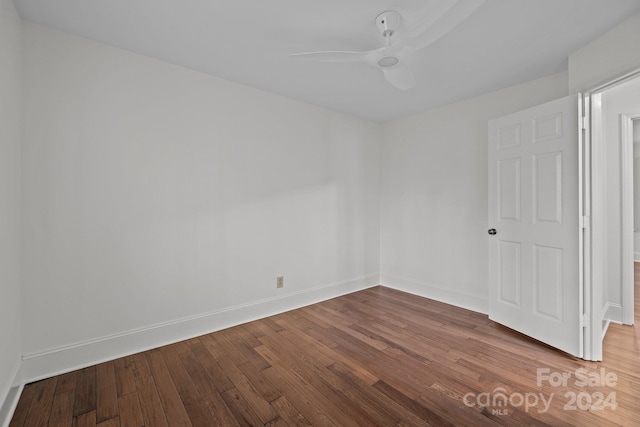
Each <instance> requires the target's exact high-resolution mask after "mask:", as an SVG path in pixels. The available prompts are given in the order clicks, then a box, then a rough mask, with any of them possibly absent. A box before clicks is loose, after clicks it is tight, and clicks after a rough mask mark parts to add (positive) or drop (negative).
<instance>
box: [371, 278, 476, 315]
mask: <svg viewBox="0 0 640 427" xmlns="http://www.w3.org/2000/svg"><path fill="white" fill-rule="evenodd" d="M380 284H381V285H382V286H386V287H388V288H392V289H397V290H399V291H403V292H408V293H410V294H414V295H418V296H421V297H425V298H430V299H433V300H436V301H440V302H444V303H447V304H451V305H455V306H457V307H462V308H465V309H467V310H471V311H475V312H478V313H482V314H487V313H488V311H489V301H488V299H487V298H484V297H480V296H477V295H471V294H467V293H463V292H458V291H453V290H450V289H446V288H444V287H443V286H436V285H433V284H430V283H424V282H420V281H417V280H414V279H407V278H404V277H398V276H394V275H391V274H380Z"/></svg>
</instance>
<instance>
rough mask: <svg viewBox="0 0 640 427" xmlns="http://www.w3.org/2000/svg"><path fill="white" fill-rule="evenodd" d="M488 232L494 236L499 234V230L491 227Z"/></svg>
mask: <svg viewBox="0 0 640 427" xmlns="http://www.w3.org/2000/svg"><path fill="white" fill-rule="evenodd" d="M488 233H489V234H491V235H492V236H493V235H495V234H498V232H497V231H496V229H495V228H490V229H489V231H488Z"/></svg>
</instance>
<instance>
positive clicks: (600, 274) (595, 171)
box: [580, 69, 640, 361]
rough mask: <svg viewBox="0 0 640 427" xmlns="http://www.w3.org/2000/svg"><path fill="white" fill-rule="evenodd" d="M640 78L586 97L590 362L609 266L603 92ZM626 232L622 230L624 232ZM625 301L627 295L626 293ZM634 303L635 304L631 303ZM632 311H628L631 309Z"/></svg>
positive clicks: (596, 354) (598, 348) (598, 350)
mask: <svg viewBox="0 0 640 427" xmlns="http://www.w3.org/2000/svg"><path fill="white" fill-rule="evenodd" d="M639 77H640V69H638V70H635V71H633V72H630V73H627V74H624V75H622V76H619V77H617V78H614V79H612V80H610V81H608V82H606V83H605V84H602V85H600V86H597V87H593V88H591V89H590V90H587V91H585V95H584V97H583V100H584V102H583V115H582V118H581V120H582V121H583V125H582V128H583V129H582V132H583V141H584V147H583V155H582V158H581V161H580V163H582V166H583V168H582V171H583V172H582V176H581V181H582V184H583V188H582V191H581V193H582V194H581V196H582V197H583V205H582V206H583V212H584V213H583V215H584V217H583V233H584V241H583V250H582V270H583V291H584V308H585V311H584V316H585V317H584V332H583V333H584V340H585V341H584V342H585V347H584V349H585V353H584V358H585V359H586V360H593V361H599V360H602V340H603V338H604V332H605V331H606V329H605V328H606V325H604V324H603V307H602V301H603V298H602V292H603V289H604V284H605V277H604V276H605V268H604V266H605V265H606V239H605V237H606V215H605V211H606V198H605V188H604V182H605V164H604V154H605V144H606V141H605V138H604V135H603V134H602V130H603V123H602V120H603V118H602V116H603V110H602V92H604V91H606V90H607V89H611V88H613V87H614V86H618V85H620V84H622V83H625V82H627V81H630V80H632V79H635V78H639ZM621 232H622V230H621ZM623 298H624V294H623ZM631 304H633V301H632V302H631ZM627 311H628V310H627Z"/></svg>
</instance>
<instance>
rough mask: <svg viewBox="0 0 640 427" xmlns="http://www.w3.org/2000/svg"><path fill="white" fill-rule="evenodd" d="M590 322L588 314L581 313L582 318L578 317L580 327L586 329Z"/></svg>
mask: <svg viewBox="0 0 640 427" xmlns="http://www.w3.org/2000/svg"><path fill="white" fill-rule="evenodd" d="M590 320H591V317H590V316H589V315H588V314H586V313H583V314H582V316H580V327H581V328H586V327H587V325H588V324H589V321H590Z"/></svg>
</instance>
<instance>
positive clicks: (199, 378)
mask: <svg viewBox="0 0 640 427" xmlns="http://www.w3.org/2000/svg"><path fill="white" fill-rule="evenodd" d="M190 347H191V348H196V349H198V350H201V349H204V347H202V344H201V343H198V344H197V345H192V346H190ZM204 351H205V352H206V349H205V350H204ZM207 354H208V356H209V357H211V355H210V354H209V353H208V352H207ZM205 359H206V361H207V362H211V359H209V358H205ZM180 361H181V362H182V365H183V366H184V368H185V370H186V371H187V373H188V374H189V378H191V381H192V382H193V384H194V386H195V388H196V390H197V391H198V393H199V394H200V396H201V397H202V399H203V401H204V403H205V404H206V405H207V409H208V410H209V413H210V414H211V416H212V417H213V420H214V424H213V425H225V426H227V425H228V426H234V425H239V423H238V421H237V420H236V419H235V417H234V416H233V414H232V412H231V410H230V409H229V407H228V406H227V404H226V402H225V401H224V399H223V398H222V395H221V394H220V390H219V389H218V384H217V383H216V380H215V378H216V377H212V376H210V374H209V371H208V370H207V368H206V367H204V366H203V365H201V364H200V359H197V358H196V357H195V355H194V354H193V353H184V354H181V355H180ZM213 362H215V360H214V361H213ZM216 366H217V365H216ZM218 368H219V367H217V368H216V369H218ZM225 378H226V376H225ZM227 380H228V379H227ZM221 388H222V389H225V388H226V387H221ZM227 390H230V388H228V389H225V390H224V391H227Z"/></svg>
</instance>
